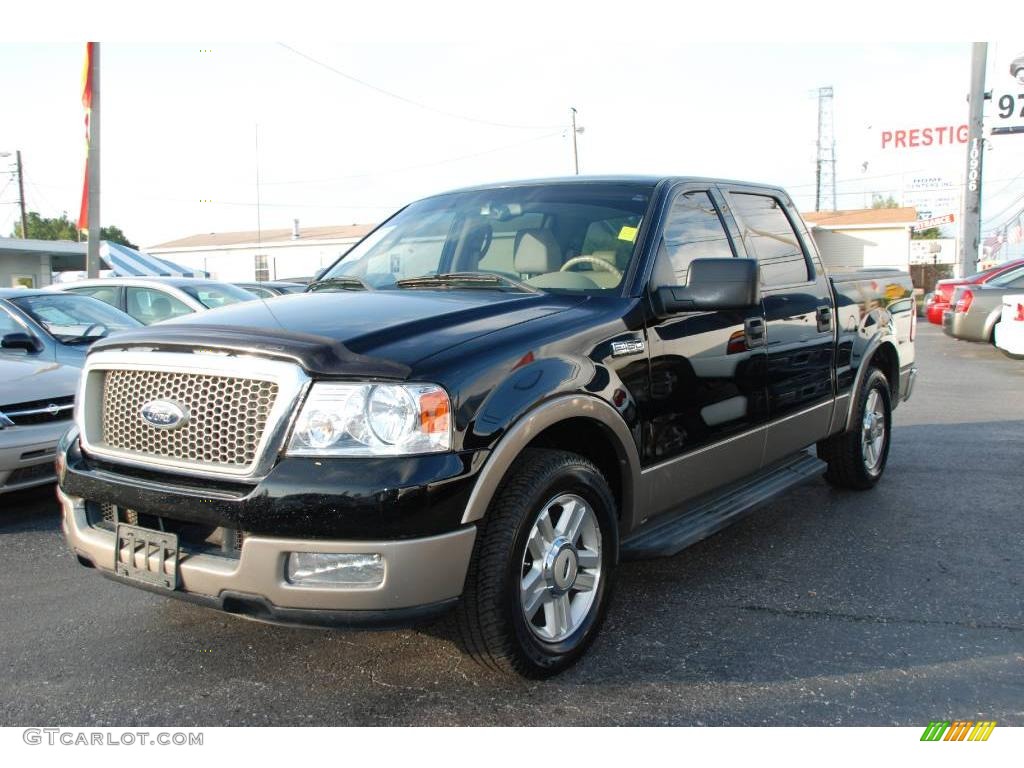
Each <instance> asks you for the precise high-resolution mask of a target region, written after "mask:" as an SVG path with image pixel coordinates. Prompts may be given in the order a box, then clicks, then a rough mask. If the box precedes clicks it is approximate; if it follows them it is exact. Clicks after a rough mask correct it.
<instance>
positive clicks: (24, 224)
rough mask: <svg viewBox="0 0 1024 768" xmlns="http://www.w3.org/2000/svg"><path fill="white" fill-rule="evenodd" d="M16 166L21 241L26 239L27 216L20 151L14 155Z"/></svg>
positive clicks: (23, 171) (23, 170)
mask: <svg viewBox="0 0 1024 768" xmlns="http://www.w3.org/2000/svg"><path fill="white" fill-rule="evenodd" d="M15 155H16V160H17V164H18V205H20V206H21V239H22V240H27V239H28V216H27V215H25V169H24V168H23V167H22V165H21V150H20V149H19V150H17V152H16V153H15Z"/></svg>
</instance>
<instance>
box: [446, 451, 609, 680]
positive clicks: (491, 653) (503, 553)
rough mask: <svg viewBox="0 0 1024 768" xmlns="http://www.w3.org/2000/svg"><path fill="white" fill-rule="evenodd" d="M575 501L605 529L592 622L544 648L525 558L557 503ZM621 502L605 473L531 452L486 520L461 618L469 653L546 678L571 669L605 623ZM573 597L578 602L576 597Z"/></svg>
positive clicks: (583, 462)
mask: <svg viewBox="0 0 1024 768" xmlns="http://www.w3.org/2000/svg"><path fill="white" fill-rule="evenodd" d="M570 493H571V494H575V495H577V496H579V497H580V498H582V499H583V500H584V501H585V502H586V503H587V504H588V505H589V506H590V508H591V509H592V510H593V512H594V517H596V523H597V527H598V528H599V529H600V577H599V578H598V579H597V585H596V588H595V589H594V592H595V595H594V598H593V602H592V604H591V605H590V608H589V611H588V612H587V614H586V617H585V618H584V619H582V622H581V624H580V625H579V626H578V627H577V628H576V629H575V631H573V632H572V634H570V635H569V636H568V637H566V638H564V639H563V640H561V641H560V642H543V641H542V640H541V639H540V638H539V637H538V636H537V635H536V633H535V631H534V630H532V629H531V628H530V626H529V625H528V623H527V619H526V617H525V616H524V609H523V608H522V607H521V606H522V604H521V602H520V583H521V581H522V580H523V578H524V576H523V570H522V569H523V567H524V564H523V557H524V553H525V552H526V551H527V546H528V538H529V536H530V533H531V530H532V529H533V527H534V524H535V523H536V521H537V519H538V517H539V516H540V515H541V514H542V512H544V510H546V509H551V508H552V507H550V506H548V505H549V502H550V501H551V500H552V499H555V498H557V497H559V495H563V494H570ZM615 509H616V507H615V500H614V497H613V496H612V492H611V490H610V489H609V487H608V483H607V481H606V480H605V479H604V477H603V476H602V474H601V472H600V470H599V469H598V468H597V467H596V466H595V465H594V464H593V463H592V462H591V461H589V460H588V459H586V458H584V457H582V456H579V455H577V454H574V453H569V452H567V451H558V450H549V449H528V450H526V451H524V452H523V454H522V455H521V456H520V457H518V458H517V459H516V461H515V464H514V466H513V467H512V469H510V470H509V473H508V475H507V476H506V477H505V479H504V480H503V481H502V485H501V487H500V488H499V489H498V492H497V493H496V494H495V497H494V500H493V501H492V502H491V505H490V507H489V508H488V510H487V514H486V515H485V516H484V518H483V520H481V522H480V525H479V528H478V531H477V537H476V544H475V545H474V549H473V556H472V560H471V561H470V565H469V572H468V573H467V575H466V586H465V590H464V592H463V595H462V599H461V600H460V601H459V605H458V607H457V608H456V610H455V611H454V612H453V619H454V624H455V627H456V629H457V634H458V636H459V639H460V640H461V642H462V645H463V647H464V648H465V649H466V651H467V652H468V653H469V655H470V656H472V657H473V659H475V660H476V661H477V662H479V663H480V664H481V665H483V666H484V667H486V668H488V669H490V670H493V671H496V672H500V673H504V674H512V675H520V676H523V677H529V678H544V677H549V676H551V675H555V674H557V673H559V672H561V671H563V670H564V669H566V668H567V667H569V666H571V665H572V664H573V663H574V662H575V661H576V660H577V659H579V657H580V656H581V655H583V653H584V651H586V649H587V647H588V646H589V645H590V643H591V642H592V641H593V639H594V636H595V635H596V634H597V632H598V630H599V629H600V627H601V624H602V623H603V621H604V617H605V614H606V612H607V609H608V602H609V599H610V596H611V587H612V577H613V574H614V566H615V564H616V563H617V561H618V526H617V521H616V513H615ZM570 593H571V594H573V595H575V594H576V593H574V592H571V590H570Z"/></svg>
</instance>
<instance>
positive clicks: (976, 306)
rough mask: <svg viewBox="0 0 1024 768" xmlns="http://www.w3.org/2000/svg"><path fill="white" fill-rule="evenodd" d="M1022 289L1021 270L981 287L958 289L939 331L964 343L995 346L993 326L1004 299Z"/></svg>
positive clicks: (1011, 271) (994, 279)
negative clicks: (980, 342)
mask: <svg viewBox="0 0 1024 768" xmlns="http://www.w3.org/2000/svg"><path fill="white" fill-rule="evenodd" d="M1021 288H1024V266H1021V267H1018V268H1016V269H1012V270H1010V271H1009V272H1006V273H1005V274H1002V275H1000V276H999V277H995V278H993V279H992V280H989V281H988V282H987V283H985V284H984V285H961V286H958V287H957V289H956V292H955V293H954V294H953V298H952V300H951V301H950V304H949V309H947V310H946V311H945V312H943V313H942V329H943V330H944V331H945V332H946V334H947V335H949V336H952V337H954V338H957V339H964V340H965V341H987V342H992V343H994V342H995V328H996V323H998V322H999V318H1000V317H1001V315H1002V312H1003V296H1005V295H1006V294H1008V293H1020V290H1021Z"/></svg>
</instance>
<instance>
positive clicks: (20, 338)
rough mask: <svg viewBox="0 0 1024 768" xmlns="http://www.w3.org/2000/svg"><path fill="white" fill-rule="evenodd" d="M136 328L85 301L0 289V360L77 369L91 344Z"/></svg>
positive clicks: (103, 306)
mask: <svg viewBox="0 0 1024 768" xmlns="http://www.w3.org/2000/svg"><path fill="white" fill-rule="evenodd" d="M138 327H140V323H139V322H138V321H136V320H133V319H132V318H130V317H128V315H126V314H125V313H124V312H120V311H118V310H117V309H114V308H113V307H111V306H110V305H109V304H105V303H103V302H102V301H97V300H96V299H92V298H89V297H88V296H72V295H69V294H61V293H54V292H53V291H42V290H26V289H22V288H11V289H3V288H0V359H11V358H17V359H22V360H24V359H29V360H37V361H48V362H51V363H61V364H63V365H73V366H75V367H77V368H81V367H82V366H83V365H84V364H85V353H86V352H88V351H89V347H90V346H91V345H92V343H93V342H94V341H96V340H97V339H102V338H104V337H106V336H109V335H110V334H112V333H117V332H118V331H125V330H129V329H131V328H138Z"/></svg>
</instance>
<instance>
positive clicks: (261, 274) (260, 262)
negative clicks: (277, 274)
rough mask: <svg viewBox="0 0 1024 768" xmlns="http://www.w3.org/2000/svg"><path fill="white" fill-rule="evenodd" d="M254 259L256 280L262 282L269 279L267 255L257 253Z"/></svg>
mask: <svg viewBox="0 0 1024 768" xmlns="http://www.w3.org/2000/svg"><path fill="white" fill-rule="evenodd" d="M255 259H256V282H258V283H262V282H264V281H266V280H269V279H270V268H269V267H268V266H267V255H266V254H265V253H257V254H256V256H255Z"/></svg>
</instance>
